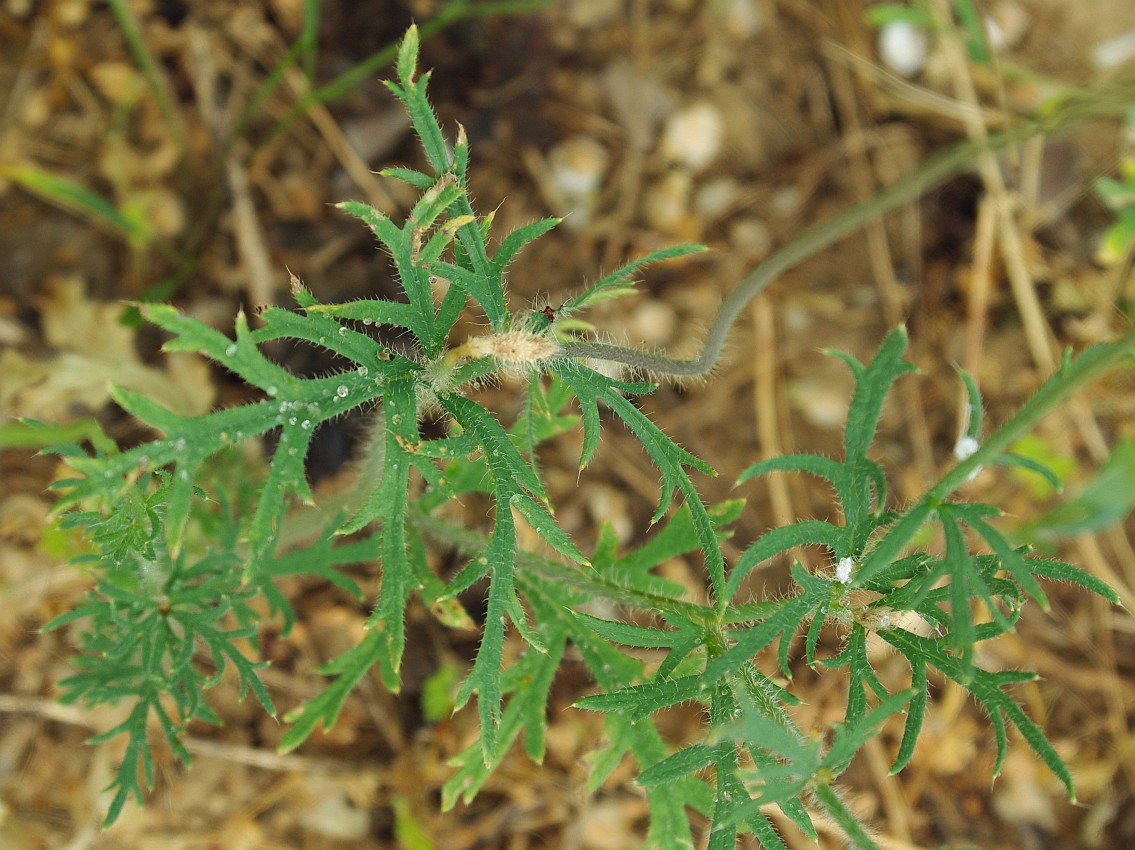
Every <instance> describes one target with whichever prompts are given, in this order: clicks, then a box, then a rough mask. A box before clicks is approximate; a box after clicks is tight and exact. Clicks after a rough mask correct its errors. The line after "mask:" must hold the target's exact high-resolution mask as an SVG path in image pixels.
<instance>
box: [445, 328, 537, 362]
mask: <svg viewBox="0 0 1135 850" xmlns="http://www.w3.org/2000/svg"><path fill="white" fill-rule="evenodd" d="M459 350H460V352H461V354H462V355H463V356H465V357H469V358H472V359H479V358H482V357H492V358H494V359H496V360H499V361H500V362H501V364H502V365H504V366H506V367H509V368H522V367H524V366H527V365H529V364H532V363H539V362H540V361H541V360H548V359H550V358H552V357H555V356H556V355H557V354H558V353H559V346H558V345H556V343H555V341H554V340H552V339H549V338H548V337H546V336H542V335H540V334H535V333H532V332H530V331H505V332H504V333H498V334H488V335H486V336H478V337H473V339H470V340H468V341H466V343H465V344H464V345H463V346H461V348H460V349H459Z"/></svg>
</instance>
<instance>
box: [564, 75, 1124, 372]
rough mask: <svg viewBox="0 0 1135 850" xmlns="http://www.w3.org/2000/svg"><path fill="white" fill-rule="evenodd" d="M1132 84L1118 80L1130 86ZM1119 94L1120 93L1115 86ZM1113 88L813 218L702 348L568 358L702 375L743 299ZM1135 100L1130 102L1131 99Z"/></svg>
mask: <svg viewBox="0 0 1135 850" xmlns="http://www.w3.org/2000/svg"><path fill="white" fill-rule="evenodd" d="M1126 88H1127V87H1126V86H1120V89H1121V90H1124V91H1125V90H1126ZM1111 94H1114V93H1111ZM1108 95H1109V93H1108V92H1103V91H1100V92H1093V91H1088V92H1082V93H1077V94H1076V95H1073V96H1070V97H1069V100H1068V101H1067V102H1066V103H1065V104H1063V105H1061V107H1060V108H1058V109H1056V110H1053V111H1052V112H1051V113H1050V114H1049V115H1047V116H1046V117H1044V118H1038V119H1031V120H1029V121H1027V122H1024V123H1022V124H1021V125H1020V126H1018V127H1013V128H1010V129H1008V130H1005V131H1003V132H1001V133H998V134H995V135H991V136H989V137H988V138H987V139H985V140H984V141H973V142H962V143H960V144H957V145H955V146H954V147H952V148H949V149H948V150H946V151H944V152H942V153H940V154H938V155H937V156H935V157H932V158H931V159H930V160H929V161H928V162H926V164H925V165H923V166H922V167H921V168H919V169H918V170H917V171H915V172H913V173H912V174H910V175H908V176H907V177H904V178H903V179H902V180H900V181H899V182H897V183H895V184H894V185H892V186H889V187H887V188H885V189H883V190H881V191H879V192H878V193H876V194H875V195H873V196H872V197H870V198H868V199H867V200H865V201H861V202H860V203H857V204H855V205H853V206H851V207H849V208H847V209H846V210H844V211H843V212H840V213H837V214H836V215H834V216H832V217H831V218H828V219H826V220H825V221H822V222H820V223H819V224H817V225H814V226H813V227H811V228H810V229H808V230H806V231H804V233H802V234H801V235H800V236H798V237H797V238H795V239H793V240H792V241H791V242H789V243H788V244H787V245H785V246H783V247H782V248H780V249H779V250H777V251H775V252H773V254H772V255H771V256H770V257H769V258H768V259H766V260H765V261H764V262H763V263H761V264H760V265H759V266H757V268H756V269H754V270H753V271H752V272H751V273H750V274H749V275H748V276H747V277H745V278H744V279H743V280H742V281H741V282H740V283H739V284H738V285H737V286H736V287H735V288H734V289H733V291H732V292H730V293H729V295H728V296H727V297H726V299H725V301H724V302H723V303H722V305H721V308H720V309H719V310H718V313H717V316H716V317H715V318H714V320H713V324H712V325H711V326H710V329H709V333H708V334H707V335H706V338H705V343H704V345H703V348H702V352H701V354H699V355H698V356H697V357H693V358H691V359H688V360H683V359H680V358H675V357H668V356H666V355H663V354H656V353H653V352H649V351H643V350H640V349H636V348H626V347H623V346H618V345H608V344H605V343H600V342H571V343H567V344H565V345H563V347H562V351H561V353H562V354H563V356H565V357H579V358H590V359H594V360H604V361H609V362H613V363H622V364H624V365H627V366H630V367H632V368H633V369H637V370H640V371H643V372H646V373H648V374H650V375H652V376H657V377H674V378H699V377H703V376H705V375H707V374H709V372H711V371H712V370H713V368H714V367H715V366H716V365H717V363H718V361H719V360H720V359H721V352H722V350H723V349H724V348H725V342H726V339H727V337H728V335H729V331H730V329H731V328H732V327H733V325H734V323H735V322H736V321H737V318H738V317H739V316H740V315H741V311H742V310H744V309H745V306H746V305H747V304H748V303H749V302H750V301H752V300H753V298H755V297H756V296H757V295H758V294H759V293H760V292H761V291H763V290H764V289H765V287H767V286H768V285H769V284H770V283H772V282H773V281H774V280H776V278H778V277H780V275H782V274H784V272H786V271H788V270H789V269H791V268H792V267H793V266H795V265H797V264H798V263H801V262H803V261H804V260H806V259H808V258H809V257H812V256H814V255H815V254H818V253H819V252H820V251H822V250H824V249H825V248H827V247H829V246H831V245H833V244H835V243H836V242H838V241H840V240H841V239H843V238H844V237H846V236H850V235H851V234H852V233H854V232H856V231H857V230H859V229H860V228H861V227H863V226H864V225H866V224H867V223H869V222H871V221H873V220H874V219H876V218H878V217H879V216H881V215H884V214H886V213H888V212H890V211H892V210H894V209H896V208H898V207H900V206H902V205H903V204H906V203H909V202H910V201H913V200H915V199H916V198H918V197H919V196H920V195H922V194H924V193H925V192H927V191H929V190H931V189H933V188H935V187H937V186H940V185H941V184H943V183H945V182H946V181H947V180H948V179H950V178H951V177H953V176H955V175H957V174H960V173H961V172H963V171H964V170H965V169H966V168H967V167H969V166H970V164H971V163H972V162H973V161H974V160H975V159H976V158H977V156H978V155H979V154H981V153H985V152H988V151H991V150H992V151H997V150H1002V149H1004V148H1007V147H1009V146H1011V145H1014V144H1017V143H1020V142H1022V141H1025V140H1026V139H1028V138H1031V137H1032V136H1035V135H1037V134H1040V133H1051V132H1061V131H1068V130H1070V129H1072V128H1073V127H1074V126H1077V125H1079V124H1080V123H1082V122H1083V121H1086V120H1089V119H1092V118H1101V117H1108V116H1111V115H1115V114H1118V113H1119V112H1120V111H1122V110H1121V108H1120V106H1119V105H1117V104H1116V99H1115V98H1114V97H1112V96H1108ZM1126 102H1129V101H1126Z"/></svg>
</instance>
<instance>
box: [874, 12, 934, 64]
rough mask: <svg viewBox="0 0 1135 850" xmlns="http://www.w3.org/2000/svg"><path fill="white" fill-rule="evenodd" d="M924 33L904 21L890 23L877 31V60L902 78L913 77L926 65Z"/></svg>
mask: <svg viewBox="0 0 1135 850" xmlns="http://www.w3.org/2000/svg"><path fill="white" fill-rule="evenodd" d="M928 50H929V42H928V40H927V38H926V32H925V31H924V30H921V29H919V28H918V27H916V26H914V24H911V23H908V22H906V21H891V22H890V23H889V24H885V25H884V26H883V27H882V29H880V30H879V58H880V59H882V60H883V64H884V65H886V66H887V67H888V68H890V69H891V70H892V71H894V72H895V73H896V74H900V75H901V76H904V77H913V76H914V75H915V74H917V73H918V72H919V71H921V70H922V67H923V66H924V65H925V64H926V54H927V52H928Z"/></svg>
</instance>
